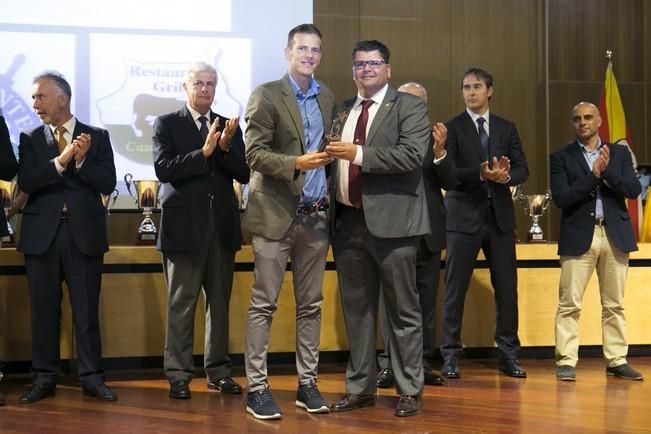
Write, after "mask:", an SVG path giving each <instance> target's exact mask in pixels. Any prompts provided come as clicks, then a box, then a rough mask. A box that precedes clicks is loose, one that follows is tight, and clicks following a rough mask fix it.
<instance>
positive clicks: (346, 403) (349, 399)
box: [330, 393, 375, 412]
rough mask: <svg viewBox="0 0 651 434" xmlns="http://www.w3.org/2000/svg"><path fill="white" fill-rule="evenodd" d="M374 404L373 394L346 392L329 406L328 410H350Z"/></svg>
mask: <svg viewBox="0 0 651 434" xmlns="http://www.w3.org/2000/svg"><path fill="white" fill-rule="evenodd" d="M374 405H375V395H370V394H369V395H355V394H353V393H347V394H345V395H344V396H343V398H341V399H340V400H339V402H337V403H336V404H332V405H331V406H330V411H332V412H338V411H350V410H355V409H358V408H362V407H372V406H374Z"/></svg>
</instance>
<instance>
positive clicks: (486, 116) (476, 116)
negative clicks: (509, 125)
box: [466, 108, 490, 125]
mask: <svg viewBox="0 0 651 434" xmlns="http://www.w3.org/2000/svg"><path fill="white" fill-rule="evenodd" d="M466 112H467V113H468V116H470V118H471V119H472V121H473V122H474V123H475V124H477V119H479V118H484V119H485V120H486V124H487V125H490V120H489V118H490V110H486V111H485V112H484V114H481V115H480V114H477V113H475V112H474V111H472V110H470V109H469V108H466Z"/></svg>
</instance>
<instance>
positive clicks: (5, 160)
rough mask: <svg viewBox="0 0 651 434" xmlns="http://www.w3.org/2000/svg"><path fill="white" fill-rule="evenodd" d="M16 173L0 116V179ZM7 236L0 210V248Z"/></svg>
mask: <svg viewBox="0 0 651 434" xmlns="http://www.w3.org/2000/svg"><path fill="white" fill-rule="evenodd" d="M16 172H18V162H17V161H16V156H15V155H14V150H13V149H12V147H11V139H10V137H9V129H8V128H7V124H6V123H5V118H3V117H2V116H0V179H3V180H5V181H11V180H12V179H13V178H14V176H16ZM5 235H9V231H8V230H7V221H6V220H5V210H4V209H0V247H2V237H4V236H5ZM0 369H2V361H1V360H0ZM1 379H2V372H1V371H0V380H1ZM4 404H5V397H4V395H3V394H2V392H0V405H4Z"/></svg>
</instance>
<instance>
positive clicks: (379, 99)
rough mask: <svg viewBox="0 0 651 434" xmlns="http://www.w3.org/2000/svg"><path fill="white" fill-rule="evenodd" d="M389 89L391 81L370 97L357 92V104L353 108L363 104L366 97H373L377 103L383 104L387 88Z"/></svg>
mask: <svg viewBox="0 0 651 434" xmlns="http://www.w3.org/2000/svg"><path fill="white" fill-rule="evenodd" d="M388 89H389V83H387V84H385V85H384V86H383V87H382V89H380V90H378V91H377V92H376V93H375V95H373V96H372V97H370V98H364V97H362V95H360V94H359V93H358V94H357V100H356V101H355V105H354V106H353V108H357V107H359V106H360V105H361V104H362V101H364V100H366V99H372V100H373V102H374V103H375V104H378V105H379V104H382V101H384V97H385V95H386V94H387V90H388Z"/></svg>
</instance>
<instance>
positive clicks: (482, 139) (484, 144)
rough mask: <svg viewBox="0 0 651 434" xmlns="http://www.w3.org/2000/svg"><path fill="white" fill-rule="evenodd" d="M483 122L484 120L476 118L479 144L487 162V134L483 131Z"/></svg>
mask: <svg viewBox="0 0 651 434" xmlns="http://www.w3.org/2000/svg"><path fill="white" fill-rule="evenodd" d="M484 122H486V119H484V118H482V117H480V118H477V130H478V131H479V143H481V148H482V149H483V150H484V158H485V159H486V160H488V134H486V130H485V129H484Z"/></svg>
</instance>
